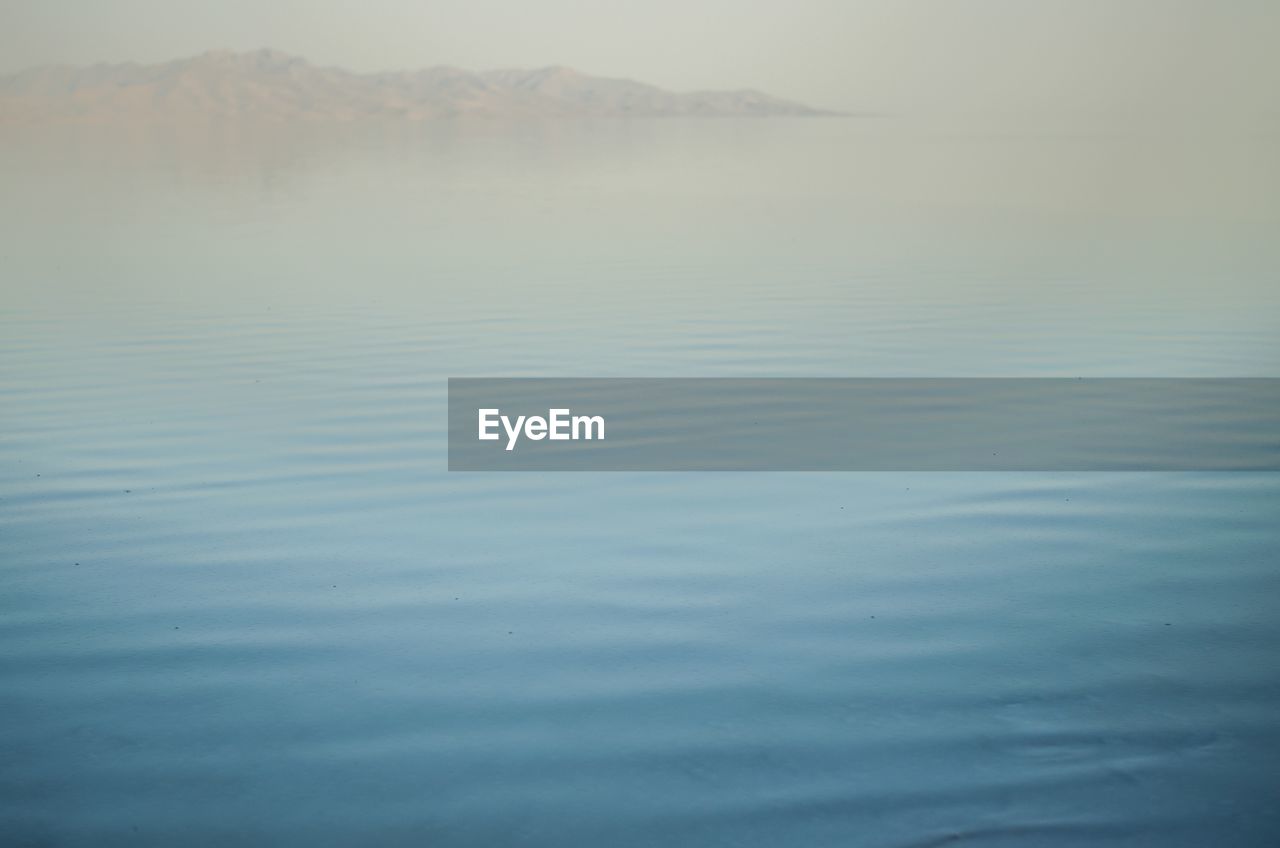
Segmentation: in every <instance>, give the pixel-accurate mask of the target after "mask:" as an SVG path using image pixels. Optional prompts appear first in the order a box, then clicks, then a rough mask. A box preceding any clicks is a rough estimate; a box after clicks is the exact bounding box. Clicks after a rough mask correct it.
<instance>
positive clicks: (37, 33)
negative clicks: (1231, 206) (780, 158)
mask: <svg viewBox="0 0 1280 848" xmlns="http://www.w3.org/2000/svg"><path fill="white" fill-rule="evenodd" d="M1277 45H1280V0H644V2H607V0H360V2H353V0H341V2H340V1H339V0H221V2H216V3H215V2H208V3H192V2H184V0H0V72H10V71H15V70H19V69H22V68H25V67H28V66H31V65H37V64H45V63H54V62H71V63H75V64H87V63H91V62H95V61H124V60H137V61H142V62H152V61H160V60H164V59H170V58H175V57H177V56H183V55H188V54H192V53H198V52H201V51H203V50H206V49H209V48H212V47H231V48H235V49H251V48H257V47H264V46H267V47H276V48H279V49H281V50H284V51H287V52H290V53H297V54H300V55H302V56H305V57H306V58H308V59H311V60H312V61H314V62H317V63H321V64H336V65H343V66H346V67H349V68H352V69H356V70H379V69H391V68H412V67H420V66H425V65H434V64H452V65H460V66H463V67H468V68H490V67H501V66H517V65H518V66H538V65H548V64H564V65H570V66H573V67H576V68H579V69H581V70H587V71H591V72H594V73H598V74H605V75H610V76H626V77H633V78H636V79H642V80H645V81H647V82H653V83H656V84H659V85H663V86H666V87H670V88H676V89H690V88H704V87H705V88H714V87H741V86H750V87H755V88H761V89H764V90H767V91H769V92H772V93H775V94H780V95H785V96H791V97H796V98H799V99H802V100H806V101H809V102H811V103H815V104H817V105H821V106H828V107H833V108H845V109H889V110H913V109H945V110H947V111H967V110H1020V109H1029V108H1030V109H1038V110H1065V111H1080V110H1083V111H1107V112H1124V111H1128V110H1156V111H1160V110H1178V109H1183V108H1188V109H1193V110H1196V109H1199V108H1202V107H1203V106H1204V105H1205V104H1213V106H1214V108H1222V109H1223V110H1224V111H1244V112H1253V111H1259V110H1263V111H1267V112H1271V113H1274V112H1275V110H1276V109H1277V106H1278V105H1280V48H1278V47H1277Z"/></svg>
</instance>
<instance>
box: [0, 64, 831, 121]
mask: <svg viewBox="0 0 1280 848" xmlns="http://www.w3.org/2000/svg"><path fill="white" fill-rule="evenodd" d="M823 114H830V113H826V112H823V111H821V110H818V109H813V108H810V107H808V106H805V105H803V104H800V103H794V102H791V101H788V100H782V99H779V98H777V97H771V96H769V95H767V94H762V93H761V92H758V91H751V90H745V89H744V90H741V91H695V92H689V93H682V94H678V93H674V92H670V91H664V90H663V89H660V88H656V87H655V86H652V85H646V84H644V83H640V82H633V81H631V80H623V79H608V78H605V77H593V76H588V75H586V74H582V73H579V72H577V71H574V70H571V69H569V68H562V67H549V68H539V69H536V70H499V71H486V72H480V73H475V72H472V71H464V70H461V69H459V68H450V67H433V68H426V69H424V70H418V71H398V72H390V73H373V74H358V73H353V72H351V71H346V70H343V69H341V68H327V67H319V66H316V65H312V64H310V63H308V62H307V61H306V60H305V59H300V58H298V57H295V56H289V55H286V54H284V53H280V52H278V51H275V50H257V51H254V52H250V53H236V52H232V51H228V50H217V51H211V52H209V53H203V54H201V55H199V56H194V57H191V58H189V59H178V60H176V61H172V62H165V63H163V64H159V65H139V64H136V63H132V62H130V63H126V64H120V65H104V64H100V65H93V66H91V67H87V68H74V67H68V66H56V67H45V68H35V69H32V70H29V71H24V72H22V73H19V74H15V75H12V76H8V77H0V123H42V122H49V121H56V122H61V121H94V122H97V121H139V120H142V121H146V120H159V121H172V120H188V119H218V120H228V119H272V120H315V121H359V120H364V119H370V118H375V119H376V118H394V119H409V120H431V119H440V118H459V117H471V116H474V117H501V118H507V117H551V118H562V117H617V116H678V115H689V116H708V117H719V116H747V115H823Z"/></svg>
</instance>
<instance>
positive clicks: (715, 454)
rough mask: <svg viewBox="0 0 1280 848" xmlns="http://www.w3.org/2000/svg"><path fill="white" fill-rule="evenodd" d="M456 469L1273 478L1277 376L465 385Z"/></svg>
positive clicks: (452, 419)
mask: <svg viewBox="0 0 1280 848" xmlns="http://www.w3.org/2000/svg"><path fill="white" fill-rule="evenodd" d="M504 418H505V419H506V420H505V422H504V420H503V419H504ZM482 432H483V434H484V435H485V436H486V438H481V434H482ZM449 470H451V471H1223V470H1254V471H1276V470H1280V379H809V378H804V379H792V378H784V379H720V378H707V379H637V378H620V379H524V378H510V379H508V378H486V379H457V378H455V379H451V380H449Z"/></svg>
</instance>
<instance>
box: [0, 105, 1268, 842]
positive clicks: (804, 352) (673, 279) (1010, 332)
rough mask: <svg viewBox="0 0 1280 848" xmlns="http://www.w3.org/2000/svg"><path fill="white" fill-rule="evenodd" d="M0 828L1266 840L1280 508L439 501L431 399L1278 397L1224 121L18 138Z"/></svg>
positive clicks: (748, 481) (621, 494)
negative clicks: (1151, 393)
mask: <svg viewBox="0 0 1280 848" xmlns="http://www.w3.org/2000/svg"><path fill="white" fill-rule="evenodd" d="M0 179H3V184H4V186H5V190H4V192H3V193H2V194H0V261H2V267H3V277H0V843H3V844H5V845H31V846H95V848H96V846H115V845H121V846H124V845H128V846H137V845H156V846H174V845H184V846H204V845H209V846H221V845H227V844H243V845H299V846H302V845H306V846H349V845H369V846H373V845H386V846H402V845H403V846H410V845H412V846H427V845H430V846H486V847H488V846H505V845H513V846H514V845H523V846H603V845H610V846H651V845H670V846H771V847H772V846H889V847H890V848H895V847H896V846H902V848H924V846H935V845H944V844H945V845H950V844H956V845H974V846H979V845H981V846H986V845H992V846H994V845H1000V846H1004V845H1019V846H1025V845H1045V846H1076V845H1117V846H1120V845H1123V846H1196V848H1200V846H1204V845H1223V846H1272V845H1276V844H1280V804H1278V803H1277V800H1278V799H1277V790H1278V789H1280V721H1278V719H1277V715H1278V710H1280V663H1278V661H1277V654H1278V652H1280V617H1278V616H1277V614H1276V613H1277V603H1278V601H1280V563H1278V560H1280V521H1278V520H1277V518H1278V517H1280V516H1278V513H1280V476H1278V475H1272V474H1246V473H1239V474H932V475H930V474H843V475H841V474H830V475H826V474H794V475H788V474H773V475H768V474H760V475H753V474H737V475H734V474H727V475H719V474H629V475H628V474H617V475H613V474H601V475H563V476H557V475H545V474H507V475H503V474H490V475H460V474H454V475H450V474H447V473H446V472H445V471H444V464H445V452H444V428H445V415H444V394H445V382H444V381H445V378H446V377H449V376H523V375H545V376H930V377H942V376H1080V375H1088V376H1150V377H1164V376H1232V377H1239V376H1280V342H1278V341H1277V340H1278V339H1280V242H1277V241H1276V239H1275V234H1276V233H1277V232H1280V156H1278V155H1277V138H1276V136H1275V135H1274V134H1271V135H1266V134H1262V133H1256V132H1243V131H1226V130H1223V131H1212V130H1206V129H1203V128H1198V129H1196V130H1194V131H1192V130H1186V129H1180V130H1157V129H1152V128H1147V129H1133V128H1131V129H1126V130H1124V131H1118V130H1109V131H1099V130H1096V129H1095V130H1090V131H1080V132H1072V133H1062V132H1056V133H1049V132H1035V131H1025V130H1022V131H1011V130H1009V129H1002V128H995V127H978V128H975V127H949V128H944V127H936V126H935V127H926V126H909V125H906V124H904V123H903V122H901V121H891V120H886V121H865V120H864V121H856V120H837V119H832V120H807V121H806V120H779V121H756V122H752V121H745V122H744V121H733V120H724V121H704V122H696V121H680V120H671V121H650V122H637V123H627V122H611V123H562V124H551V125H538V126H449V127H435V128H416V129H406V128H398V129H397V128H386V129H382V130H368V131H354V130H352V131H331V130H327V131H319V130H315V129H288V128H278V129H275V130H267V129H247V128H241V129H230V128H225V127H224V128H221V129H212V130H209V129H206V130H188V131H183V132H174V131H162V130H149V131H144V130H139V131H137V132H136V133H134V134H131V135H122V134H112V133H101V132H93V133H80V134H74V133H69V132H64V133H59V134H57V135H53V136H47V135H36V134H33V133H25V134H16V133H15V134H9V135H7V136H5V137H4V138H3V139H0Z"/></svg>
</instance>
